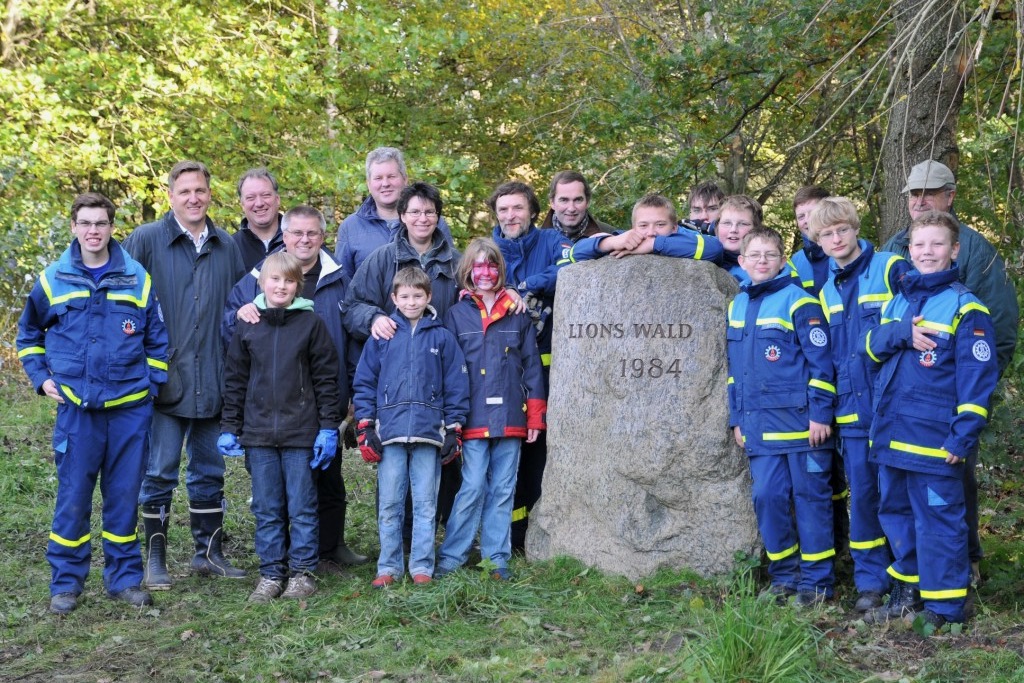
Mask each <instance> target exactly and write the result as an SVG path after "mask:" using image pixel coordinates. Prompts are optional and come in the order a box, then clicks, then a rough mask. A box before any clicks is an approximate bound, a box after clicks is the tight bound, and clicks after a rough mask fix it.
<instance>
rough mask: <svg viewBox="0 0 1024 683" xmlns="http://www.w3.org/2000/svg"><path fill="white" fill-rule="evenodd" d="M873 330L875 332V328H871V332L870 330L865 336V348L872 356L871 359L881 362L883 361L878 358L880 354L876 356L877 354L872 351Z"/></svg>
mask: <svg viewBox="0 0 1024 683" xmlns="http://www.w3.org/2000/svg"><path fill="white" fill-rule="evenodd" d="M872 332H874V330H871V332H868V335H867V337H865V341H864V348H865V349H867V352H868V356H870V357H871V360H873V361H875V362H876V363H881V362H882V361H880V360H878V356H876V355H875V354H873V353H871V333H872Z"/></svg>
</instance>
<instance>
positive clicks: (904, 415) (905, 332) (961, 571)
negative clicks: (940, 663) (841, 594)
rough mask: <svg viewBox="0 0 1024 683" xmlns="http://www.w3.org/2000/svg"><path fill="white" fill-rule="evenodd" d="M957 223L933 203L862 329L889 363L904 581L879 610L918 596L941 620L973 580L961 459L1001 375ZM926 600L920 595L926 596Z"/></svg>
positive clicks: (886, 493) (887, 397)
mask: <svg viewBox="0 0 1024 683" xmlns="http://www.w3.org/2000/svg"><path fill="white" fill-rule="evenodd" d="M959 233H960V225H959V223H958V222H957V221H956V219H954V218H953V217H952V216H950V215H949V214H947V213H943V212H939V211H928V212H926V213H924V214H922V215H920V216H918V217H917V218H915V219H914V221H913V222H912V223H911V225H910V229H909V230H908V237H909V241H910V244H909V249H910V259H911V262H912V263H913V265H914V269H915V270H913V271H911V272H910V273H908V274H907V275H905V276H904V277H903V278H901V279H900V281H899V291H898V292H897V294H896V296H895V297H893V299H892V300H891V301H890V302H889V303H888V304H886V306H885V308H883V309H882V319H881V324H880V325H879V326H878V327H875V328H874V329H872V330H870V331H869V332H868V333H867V334H866V335H865V343H864V346H863V347H862V351H863V353H865V354H866V355H867V357H868V358H870V359H871V360H872V361H873V362H875V363H878V364H881V369H880V371H879V376H878V380H877V384H876V387H877V389H876V391H875V418H874V422H873V423H872V425H871V456H870V457H871V459H872V460H873V461H874V462H877V463H878V464H879V486H880V488H881V496H882V498H881V505H880V509H879V517H880V519H881V522H882V528H883V529H884V530H885V535H886V536H888V537H889V542H890V544H891V547H892V552H893V557H894V558H895V559H894V561H893V563H892V565H891V566H890V567H889V570H888V572H889V575H890V576H891V577H893V578H894V579H895V580H896V581H895V584H894V586H893V590H892V595H891V596H890V598H889V603H888V605H887V606H886V608H885V609H884V610H880V614H879V615H878V616H880V617H881V618H884V617H900V616H904V617H908V618H911V617H913V616H914V615H915V613H916V612H918V611H919V610H920V609H921V607H923V608H924V610H923V612H920V615H921V616H922V617H923V619H924V621H925V622H926V623H928V624H931V625H932V626H934V627H935V628H940V627H941V626H942V625H943V624H945V623H946V622H963V621H964V620H965V619H966V616H967V615H966V614H965V612H964V605H965V602H966V598H967V590H968V587H969V586H970V565H969V563H968V557H967V522H966V516H965V515H966V509H965V502H964V488H963V484H962V482H961V472H960V468H962V467H964V466H965V464H964V463H965V461H966V460H967V457H968V456H969V455H971V454H973V453H974V452H975V451H976V449H977V448H978V435H979V434H980V433H981V430H982V428H983V427H984V426H985V423H986V422H987V420H988V411H989V400H990V398H991V396H992V392H993V391H994V390H995V387H996V382H997V381H998V379H999V365H998V363H997V361H996V353H995V333H994V330H993V326H992V318H991V316H990V314H989V311H988V309H987V308H986V307H985V306H984V304H982V303H981V301H980V300H979V299H978V298H977V297H976V296H974V294H972V293H971V292H970V290H968V289H967V288H966V287H964V286H963V285H962V284H960V282H959V279H958V278H959V269H958V268H957V265H956V258H957V254H958V252H959V249H960V243H959ZM922 603H923V604H922Z"/></svg>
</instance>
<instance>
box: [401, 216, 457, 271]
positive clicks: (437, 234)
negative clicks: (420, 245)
mask: <svg viewBox="0 0 1024 683" xmlns="http://www.w3.org/2000/svg"><path fill="white" fill-rule="evenodd" d="M430 242H431V246H430V249H429V250H428V251H427V253H426V257H427V260H428V261H434V262H448V261H451V260H452V250H451V249H449V248H447V247H448V241H447V240H446V239H445V238H444V235H443V234H442V233H441V231H440V230H438V229H437V228H434V234H433V235H431V236H430ZM395 260H396V261H398V262H399V263H402V262H403V261H417V262H418V261H420V260H421V259H420V253H419V252H418V251H416V247H414V246H412V242H410V241H409V229H408V228H406V227H405V226H404V225H403V226H401V227H400V228H398V234H397V235H395Z"/></svg>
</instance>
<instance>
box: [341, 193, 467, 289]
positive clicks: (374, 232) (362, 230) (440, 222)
mask: <svg viewBox="0 0 1024 683" xmlns="http://www.w3.org/2000/svg"><path fill="white" fill-rule="evenodd" d="M400 226H401V224H400V223H396V224H395V227H393V228H389V227H388V222H387V220H385V219H383V218H381V217H380V216H378V215H377V204H376V203H375V202H374V201H373V197H367V198H366V199H365V200H364V201H363V203H362V204H360V205H359V208H358V209H356V212H355V213H353V214H350V215H349V216H347V217H346V218H345V220H343V221H342V222H341V225H339V226H338V243H337V244H336V245H335V247H334V254H335V257H336V258H337V260H338V263H340V264H341V267H342V268H344V269H345V272H346V273H348V274H349V277H351V276H352V274H353V273H355V272H356V271H357V270H359V266H361V265H363V261H365V260H366V257H367V256H369V255H370V254H372V253H373V252H375V251H376V250H377V249H379V248H380V247H383V246H384V245H385V244H387V243H388V242H391V241H393V240H394V239H395V235H396V234H398V228H399V227H400ZM437 229H438V230H439V231H440V232H441V234H442V235H444V238H445V240H447V241H448V244H452V233H451V230H449V229H448V224H447V223H446V222H445V220H444V218H441V217H438V219H437Z"/></svg>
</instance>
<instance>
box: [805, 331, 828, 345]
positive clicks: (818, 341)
mask: <svg viewBox="0 0 1024 683" xmlns="http://www.w3.org/2000/svg"><path fill="white" fill-rule="evenodd" d="M809 336H810V339H811V343H812V344H814V345H815V346H818V347H822V346H825V345H826V344H828V335H827V334H825V330H823V329H821V328H820V327H815V328H814V329H813V330H811V334H810V335H809Z"/></svg>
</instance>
